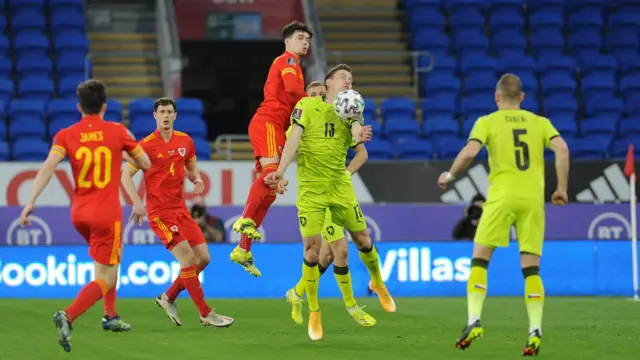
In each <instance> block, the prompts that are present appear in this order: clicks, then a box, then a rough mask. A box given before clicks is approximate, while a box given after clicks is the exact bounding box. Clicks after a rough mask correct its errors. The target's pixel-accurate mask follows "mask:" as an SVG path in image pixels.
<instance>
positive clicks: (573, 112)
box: [543, 94, 578, 120]
mask: <svg viewBox="0 0 640 360" xmlns="http://www.w3.org/2000/svg"><path fill="white" fill-rule="evenodd" d="M543 107H544V113H545V116H546V117H548V118H552V119H555V118H561V117H566V118H570V119H574V120H575V119H576V116H577V115H578V103H577V102H576V99H575V98H574V97H573V96H572V95H562V94H560V95H554V96H550V97H547V98H545V99H544V104H543Z"/></svg>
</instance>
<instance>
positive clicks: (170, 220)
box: [149, 211, 206, 250]
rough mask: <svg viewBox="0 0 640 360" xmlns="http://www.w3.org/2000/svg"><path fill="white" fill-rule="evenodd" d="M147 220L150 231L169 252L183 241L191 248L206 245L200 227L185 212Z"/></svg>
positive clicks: (157, 216)
mask: <svg viewBox="0 0 640 360" xmlns="http://www.w3.org/2000/svg"><path fill="white" fill-rule="evenodd" d="M149 218H150V221H149V224H150V225H151V230H153V232H154V233H155V234H156V236H157V237H159V238H160V240H162V243H163V244H164V246H165V247H166V248H167V249H169V250H171V249H173V247H174V246H176V245H177V244H179V243H181V242H183V241H188V242H189V246H191V247H194V246H196V245H200V244H204V243H206V241H205V239H204V234H203V233H202V230H200V226H198V224H197V223H196V222H195V220H193V218H192V217H191V214H189V213H188V212H186V211H184V212H175V213H170V214H167V215H154V216H149Z"/></svg>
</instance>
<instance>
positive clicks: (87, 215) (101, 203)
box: [51, 115, 142, 222]
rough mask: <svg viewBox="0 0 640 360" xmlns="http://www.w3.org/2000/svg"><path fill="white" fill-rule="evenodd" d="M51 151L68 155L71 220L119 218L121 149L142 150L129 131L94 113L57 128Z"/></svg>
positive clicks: (127, 150)
mask: <svg viewBox="0 0 640 360" xmlns="http://www.w3.org/2000/svg"><path fill="white" fill-rule="evenodd" d="M51 151H55V152H57V153H59V154H60V155H62V156H68V158H69V163H70V164H71V171H72V172H73V179H74V181H75V190H74V196H73V200H72V204H71V219H72V220H73V221H105V222H106V221H121V220H122V208H121V205H120V177H121V171H122V151H126V152H128V153H129V154H130V155H131V156H132V157H134V158H135V157H137V156H139V155H140V154H142V151H141V149H140V147H139V146H138V144H137V142H136V140H135V138H134V137H133V135H132V134H131V133H130V132H129V131H128V130H127V128H126V127H124V126H123V125H121V124H119V123H115V122H107V121H104V120H103V119H102V118H100V117H99V116H97V115H90V116H86V117H84V118H83V119H82V120H80V121H79V122H78V123H76V124H74V125H72V126H70V127H68V128H66V129H62V130H60V131H59V132H58V133H57V134H56V136H55V137H54V139H53V146H52V147H51Z"/></svg>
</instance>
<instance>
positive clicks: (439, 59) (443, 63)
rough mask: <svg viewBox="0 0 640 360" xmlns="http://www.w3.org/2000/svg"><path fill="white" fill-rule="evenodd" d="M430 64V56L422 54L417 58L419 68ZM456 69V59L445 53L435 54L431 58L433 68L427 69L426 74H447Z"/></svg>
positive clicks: (452, 72)
mask: <svg viewBox="0 0 640 360" xmlns="http://www.w3.org/2000/svg"><path fill="white" fill-rule="evenodd" d="M431 65H432V64H431V58H429V57H426V56H422V57H420V58H419V59H418V67H419V68H428V67H430V66H431ZM457 69H458V62H457V61H456V59H454V58H452V57H449V56H446V55H436V56H434V58H433V68H432V69H431V71H429V73H428V76H434V75H448V76H453V74H454V73H455V72H456V70H457Z"/></svg>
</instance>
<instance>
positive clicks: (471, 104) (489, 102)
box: [460, 93, 497, 118]
mask: <svg viewBox="0 0 640 360" xmlns="http://www.w3.org/2000/svg"><path fill="white" fill-rule="evenodd" d="M496 110H497V109H496V104H495V102H494V99H493V97H492V96H488V95H487V94H482V93H479V94H478V95H475V96H467V97H465V98H464V99H461V100H460V111H461V112H462V115H463V116H464V117H465V118H468V116H469V115H470V114H478V113H481V114H488V113H491V112H494V111H496Z"/></svg>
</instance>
